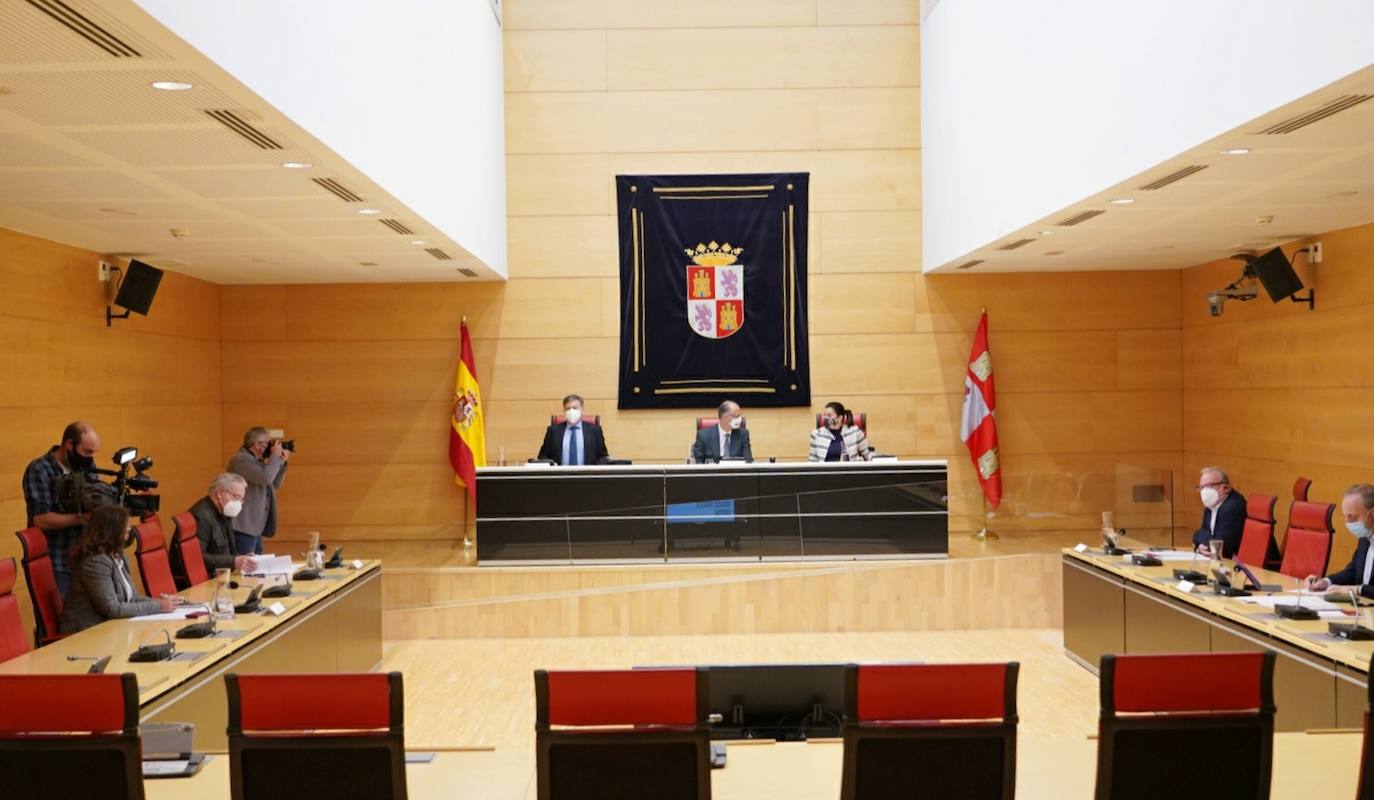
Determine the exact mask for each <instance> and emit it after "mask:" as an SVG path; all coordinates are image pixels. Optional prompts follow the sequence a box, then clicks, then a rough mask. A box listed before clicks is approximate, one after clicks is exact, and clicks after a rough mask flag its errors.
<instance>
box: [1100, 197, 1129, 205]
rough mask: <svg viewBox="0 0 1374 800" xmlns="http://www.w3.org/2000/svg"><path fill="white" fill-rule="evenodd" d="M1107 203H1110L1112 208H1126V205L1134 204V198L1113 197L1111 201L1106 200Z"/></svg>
mask: <svg viewBox="0 0 1374 800" xmlns="http://www.w3.org/2000/svg"><path fill="white" fill-rule="evenodd" d="M1107 202H1109V203H1111V204H1112V205H1114V206H1128V205H1130V204H1131V203H1134V202H1135V198H1134V197H1114V198H1112V199H1111V200H1108V201H1107Z"/></svg>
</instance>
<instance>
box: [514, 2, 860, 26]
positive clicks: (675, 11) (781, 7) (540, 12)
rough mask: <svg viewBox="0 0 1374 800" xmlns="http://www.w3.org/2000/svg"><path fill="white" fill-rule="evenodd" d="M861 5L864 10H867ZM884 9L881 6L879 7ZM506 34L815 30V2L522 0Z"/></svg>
mask: <svg viewBox="0 0 1374 800" xmlns="http://www.w3.org/2000/svg"><path fill="white" fill-rule="evenodd" d="M869 2H870V0H862V2H861V3H860V5H868V4H869ZM880 4H881V3H880ZM502 21H503V22H504V23H505V28H506V30H507V31H518V30H548V29H554V30H578V29H590V30H602V29H615V28H740V27H773V26H781V25H815V24H816V3H815V0H755V2H751V3H740V2H737V0H696V1H695V2H692V3H679V2H670V1H668V0H654V2H644V0H586V1H585V2H579V3H569V2H567V0H519V2H515V3H510V4H508V5H506V6H505V10H504V12H503V16H502ZM851 24H852V23H851Z"/></svg>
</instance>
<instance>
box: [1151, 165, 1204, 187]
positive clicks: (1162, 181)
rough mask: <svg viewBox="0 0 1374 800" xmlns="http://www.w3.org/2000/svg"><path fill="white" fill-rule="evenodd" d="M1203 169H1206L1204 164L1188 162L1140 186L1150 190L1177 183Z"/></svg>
mask: <svg viewBox="0 0 1374 800" xmlns="http://www.w3.org/2000/svg"><path fill="white" fill-rule="evenodd" d="M1204 169H1207V165H1206V164H1190V165H1188V166H1186V167H1184V168H1183V169H1181V170H1178V171H1177V172H1170V173H1169V174H1168V175H1165V176H1164V177H1162V178H1158V179H1156V180H1153V181H1150V182H1149V183H1147V184H1145V185H1144V186H1142V187H1140V188H1141V189H1150V190H1153V189H1163V188H1164V187H1165V186H1168V185H1169V184H1171V183H1178V182H1179V181H1181V180H1183V179H1184V178H1186V177H1188V176H1189V175H1196V174H1197V173H1199V172H1201V171H1203V170H1204Z"/></svg>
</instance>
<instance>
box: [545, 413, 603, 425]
mask: <svg viewBox="0 0 1374 800" xmlns="http://www.w3.org/2000/svg"><path fill="white" fill-rule="evenodd" d="M582 421H583V422H590V423H591V424H593V425H600V424H601V417H600V416H598V415H596V414H583V415H582ZM549 424H550V425H562V424H563V415H562V414H554V415H553V416H551V417H549Z"/></svg>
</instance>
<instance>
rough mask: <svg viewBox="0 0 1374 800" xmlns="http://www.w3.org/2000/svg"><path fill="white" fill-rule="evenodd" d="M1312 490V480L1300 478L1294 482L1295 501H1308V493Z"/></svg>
mask: <svg viewBox="0 0 1374 800" xmlns="http://www.w3.org/2000/svg"><path fill="white" fill-rule="evenodd" d="M1311 488H1312V479H1311V478H1303V477H1299V478H1298V479H1297V480H1295V481H1293V499H1294V500H1303V501H1306V500H1307V492H1308V491H1309V490H1311Z"/></svg>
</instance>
